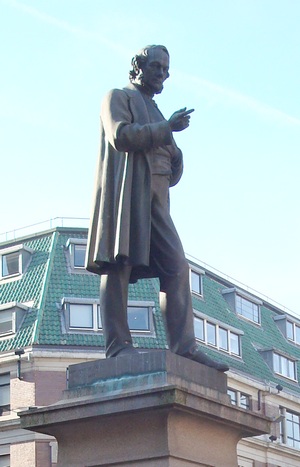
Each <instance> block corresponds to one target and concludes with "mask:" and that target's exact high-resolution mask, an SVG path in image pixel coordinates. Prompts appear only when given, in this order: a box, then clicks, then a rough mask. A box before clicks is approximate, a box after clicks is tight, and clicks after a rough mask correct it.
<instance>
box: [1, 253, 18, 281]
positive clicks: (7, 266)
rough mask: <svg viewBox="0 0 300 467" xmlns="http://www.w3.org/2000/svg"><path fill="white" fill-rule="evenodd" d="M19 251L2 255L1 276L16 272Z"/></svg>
mask: <svg viewBox="0 0 300 467" xmlns="http://www.w3.org/2000/svg"><path fill="white" fill-rule="evenodd" d="M19 254H20V253H19V252H18V251H16V252H15V253H9V254H8V255H3V256H2V276H3V277H4V276H10V275H12V274H18V273H19V272H20V271H19Z"/></svg>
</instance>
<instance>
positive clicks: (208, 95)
mask: <svg viewBox="0 0 300 467" xmlns="http://www.w3.org/2000/svg"><path fill="white" fill-rule="evenodd" d="M6 2H7V3H8V4H9V5H10V6H12V7H14V8H16V9H18V10H21V11H23V12H24V13H27V14H29V15H31V16H33V17H35V18H37V19H38V20H41V21H44V22H46V23H48V24H51V25H53V26H55V27H57V28H59V29H61V30H64V31H66V32H69V33H70V34H74V35H76V36H78V37H81V38H83V39H89V40H94V41H98V42H100V43H101V44H103V45H104V46H106V47H108V48H110V49H111V50H114V51H115V52H117V53H118V54H121V55H122V56H126V57H128V56H130V54H131V52H132V51H130V50H128V49H127V48H125V47H123V46H122V45H120V44H118V43H115V42H113V41H111V40H108V39H106V38H105V37H104V36H103V35H101V34H99V33H97V32H91V31H88V30H86V29H83V28H80V27H77V26H73V25H72V24H70V23H68V22H67V21H64V20H61V19H58V18H56V17H54V16H51V15H48V14H46V13H43V12H42V11H40V10H38V9H37V8H34V7H31V6H28V5H25V4H24V3H21V2H19V1H18V0H6ZM173 79H175V80H176V81H177V84H178V85H179V86H180V85H182V83H184V85H185V86H186V83H187V82H188V83H190V84H191V85H192V86H194V87H193V89H194V92H195V93H196V94H199V95H200V96H201V97H204V98H205V99H207V100H211V101H213V102H214V101H216V102H218V101H220V100H221V101H223V102H225V103H226V102H227V103H229V105H232V104H233V105H235V106H238V107H240V108H244V109H250V110H252V111H253V112H256V113H258V114H259V115H261V116H263V117H265V118H267V119H269V120H270V119H271V120H275V121H277V122H279V123H281V124H288V125H296V126H300V119H299V118H296V117H293V116H291V115H288V114H286V113H285V112H282V111H281V110H278V109H275V108H274V107H271V106H268V105H267V104H264V103H263V102H261V101H259V100H257V99H254V98H253V97H249V96H247V95H245V94H242V93H240V92H238V91H235V90H232V89H230V88H226V87H224V86H221V85H218V84H215V83H212V82H210V81H207V80H205V79H202V78H200V77H197V76H193V75H191V74H188V73H183V72H181V71H179V70H176V73H174V74H173Z"/></svg>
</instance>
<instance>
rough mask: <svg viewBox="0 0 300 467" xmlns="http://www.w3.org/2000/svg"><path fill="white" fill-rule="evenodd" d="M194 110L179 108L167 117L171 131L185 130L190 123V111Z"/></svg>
mask: <svg viewBox="0 0 300 467" xmlns="http://www.w3.org/2000/svg"><path fill="white" fill-rule="evenodd" d="M192 112H194V109H190V110H186V107H184V108H183V109H180V110H176V112H174V113H173V114H172V115H171V117H170V118H169V120H168V121H169V125H170V127H171V130H172V131H182V130H185V129H186V128H187V127H188V126H189V124H190V113H192Z"/></svg>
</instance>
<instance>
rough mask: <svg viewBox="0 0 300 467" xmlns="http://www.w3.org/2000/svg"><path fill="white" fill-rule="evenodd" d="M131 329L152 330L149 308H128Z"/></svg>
mask: <svg viewBox="0 0 300 467" xmlns="http://www.w3.org/2000/svg"><path fill="white" fill-rule="evenodd" d="M127 316H128V325H129V329H131V330H134V331H150V324H149V308H148V307H135V306H129V307H128V308H127Z"/></svg>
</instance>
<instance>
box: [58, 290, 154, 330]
mask: <svg viewBox="0 0 300 467" xmlns="http://www.w3.org/2000/svg"><path fill="white" fill-rule="evenodd" d="M62 311H63V313H64V323H65V327H66V331H67V332H71V333H72V332H76V333H78V332H81V333H86V332H102V322H101V314H100V304H99V300H98V299H88V298H73V297H70V298H69V297H68V298H63V300H62ZM153 312H154V302H152V301H149V302H148V301H131V300H130V301H128V307H127V318H128V325H129V329H130V330H131V331H132V332H133V334H136V335H141V334H145V335H149V336H154V335H155V332H154V320H153Z"/></svg>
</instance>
